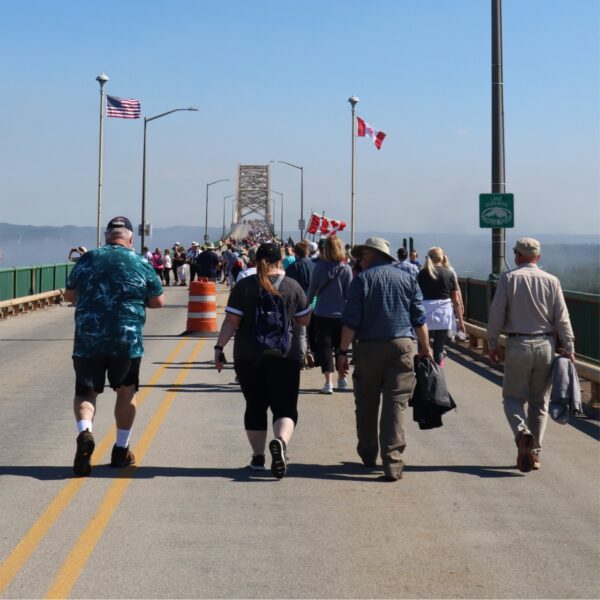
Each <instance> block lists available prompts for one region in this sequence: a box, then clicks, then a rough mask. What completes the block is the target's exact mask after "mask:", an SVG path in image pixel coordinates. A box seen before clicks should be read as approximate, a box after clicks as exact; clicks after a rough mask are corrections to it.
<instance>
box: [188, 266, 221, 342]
mask: <svg viewBox="0 0 600 600" xmlns="http://www.w3.org/2000/svg"><path fill="white" fill-rule="evenodd" d="M217 330H218V329H217V289H216V284H215V282H214V281H208V279H206V278H205V277H201V278H200V279H198V280H197V281H192V282H191V283H190V297H189V300H188V316H187V328H186V333H215V332H216V331H217Z"/></svg>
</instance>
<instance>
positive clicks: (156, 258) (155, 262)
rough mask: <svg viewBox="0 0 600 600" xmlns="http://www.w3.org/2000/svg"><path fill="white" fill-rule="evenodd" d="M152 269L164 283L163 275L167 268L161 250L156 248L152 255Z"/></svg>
mask: <svg viewBox="0 0 600 600" xmlns="http://www.w3.org/2000/svg"><path fill="white" fill-rule="evenodd" d="M152 267H153V268H154V271H155V272H156V274H157V275H158V278H159V279H160V281H161V282H162V281H163V278H164V276H163V273H164V268H165V261H164V260H163V255H162V252H161V251H160V248H155V249H154V252H153V253H152Z"/></svg>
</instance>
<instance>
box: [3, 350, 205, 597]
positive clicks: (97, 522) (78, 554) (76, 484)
mask: <svg viewBox="0 0 600 600" xmlns="http://www.w3.org/2000/svg"><path fill="white" fill-rule="evenodd" d="M188 343H189V340H181V341H180V342H179V343H178V344H177V346H176V347H175V348H174V350H173V351H172V352H171V354H170V355H169V356H168V357H167V359H166V360H165V363H164V364H163V365H162V366H161V367H159V368H158V369H157V370H156V372H155V373H154V375H153V376H152V377H151V378H150V381H149V382H148V387H146V388H144V389H143V390H142V391H141V392H140V393H139V394H138V397H137V402H138V406H140V405H141V404H142V402H143V401H144V400H145V398H146V396H147V395H148V394H149V393H150V390H151V388H152V386H153V385H155V384H156V383H157V382H158V381H159V380H160V378H161V377H162V375H163V374H164V371H165V369H166V367H167V366H168V365H169V364H171V363H172V362H173V361H174V360H175V358H176V357H177V355H178V354H179V353H180V352H181V351H182V350H183V348H184V347H185V346H186V345H187V344H188ZM205 343H206V341H205V340H199V341H197V342H196V344H195V346H194V348H193V350H192V353H191V354H190V357H189V359H188V360H187V361H186V362H187V363H188V364H187V366H186V367H185V368H184V369H183V370H182V371H181V372H180V373H179V375H178V376H177V379H176V381H175V384H174V386H175V387H177V386H180V385H182V384H183V383H184V382H185V380H186V378H187V376H188V375H189V370H190V367H191V366H192V363H193V362H194V360H195V359H196V357H197V356H198V354H199V353H200V351H201V350H202V348H203V346H204V344H205ZM176 394H177V392H176V391H169V392H167V393H166V394H165V396H164V398H163V400H162V401H161V403H160V405H159V407H158V409H157V411H156V413H155V414H154V416H153V418H152V420H151V421H150V423H149V424H148V426H147V427H146V429H145V431H144V433H143V434H142V437H141V438H140V441H139V442H138V444H137V446H136V447H135V448H134V451H135V455H136V462H137V463H138V464H140V463H141V462H142V460H143V458H144V456H145V455H146V452H147V451H148V449H149V447H150V445H151V443H152V441H153V439H154V437H155V435H156V433H157V431H158V428H159V427H160V425H161V424H162V422H163V421H164V419H165V416H166V415H167V413H168V412H169V409H170V408H171V405H172V403H173V400H174V399H175V396H176ZM114 435H115V432H114V426H113V428H112V430H111V431H109V432H108V433H107V434H106V435H105V436H104V438H103V439H102V441H101V442H100V444H99V445H98V446H97V447H96V452H95V454H94V456H95V457H96V458H98V457H104V455H105V454H106V452H107V451H108V449H109V447H111V445H112V442H113V440H114ZM94 462H96V461H94ZM132 470H135V467H130V468H128V469H127V470H126V471H125V472H121V474H120V476H117V478H116V479H115V481H114V482H113V483H112V484H111V485H110V487H109V489H108V490H107V492H106V493H105V495H104V498H103V500H102V503H101V504H100V507H99V508H98V510H97V512H96V515H95V516H94V518H93V519H92V520H91V521H90V523H89V524H88V526H87V527H86V528H85V530H84V532H83V533H82V534H81V535H80V536H79V538H78V540H77V541H76V542H75V545H74V546H73V548H72V550H71V552H70V553H69V555H68V556H67V558H66V559H65V561H64V562H63V564H62V566H61V568H60V570H59V572H58V574H57V576H56V577H55V579H54V581H53V583H52V585H51V586H50V589H49V591H48V594H47V597H48V598H66V597H67V596H68V595H69V593H70V592H71V590H72V589H73V586H74V585H75V583H76V582H77V580H78V578H79V576H80V575H81V572H82V571H83V569H84V567H85V565H86V563H87V561H88V559H89V557H90V556H91V554H92V552H93V550H94V548H95V547H96V544H97V543H98V541H99V540H100V537H101V536H102V533H103V531H104V529H105V528H106V526H107V525H108V523H109V521H110V519H111V517H112V515H113V513H114V512H115V510H116V508H117V506H118V504H119V502H120V501H121V498H122V497H123V494H124V493H125V491H126V490H127V488H128V487H129V484H130V483H131V476H132ZM85 481H86V479H85V478H80V479H72V480H70V481H69V483H67V484H66V485H65V486H64V487H63V489H62V490H61V491H60V492H59V493H58V494H57V495H56V497H55V498H54V500H53V501H52V502H51V503H50V505H49V506H48V508H47V509H46V510H45V511H44V513H43V514H42V515H41V516H40V517H39V518H38V520H37V521H36V522H35V523H34V524H33V526H32V527H31V528H30V529H29V531H28V532H27V533H26V534H25V536H24V537H23V538H21V540H20V541H19V543H18V544H17V545H16V546H15V548H14V549H13V551H12V552H11V553H10V555H9V556H8V557H7V558H6V560H5V561H4V562H3V563H2V565H0V594H1V593H2V592H3V591H4V590H5V589H6V588H7V587H8V586H9V585H10V584H11V582H12V581H13V579H14V578H15V577H16V576H17V574H18V573H19V571H20V570H21V569H22V567H23V565H24V564H25V563H26V562H27V560H29V558H30V556H31V555H32V554H33V552H34V551H35V549H36V548H37V547H38V545H39V544H40V542H41V541H42V540H43V539H44V537H45V536H46V534H47V533H48V532H49V531H50V529H51V528H52V526H53V525H54V523H55V522H56V521H57V519H58V518H59V517H60V515H61V514H62V513H63V512H64V510H65V509H66V508H67V507H68V506H69V504H70V503H71V501H72V500H73V498H74V497H75V496H76V495H77V493H78V492H79V490H80V489H81V488H82V486H83V485H84V484H85Z"/></svg>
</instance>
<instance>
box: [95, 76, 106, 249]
mask: <svg viewBox="0 0 600 600" xmlns="http://www.w3.org/2000/svg"><path fill="white" fill-rule="evenodd" d="M96 81H97V82H98V83H99V84H100V135H99V142H98V146H99V148H98V222H97V227H96V246H97V247H98V248H99V247H100V230H101V228H102V149H103V145H104V84H105V83H106V82H107V81H108V75H106V74H105V73H100V75H98V77H96Z"/></svg>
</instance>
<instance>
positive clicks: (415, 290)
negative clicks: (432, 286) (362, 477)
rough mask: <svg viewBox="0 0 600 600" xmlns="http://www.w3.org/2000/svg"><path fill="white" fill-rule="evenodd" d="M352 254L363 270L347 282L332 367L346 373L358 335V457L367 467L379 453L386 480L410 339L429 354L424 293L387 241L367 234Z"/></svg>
mask: <svg viewBox="0 0 600 600" xmlns="http://www.w3.org/2000/svg"><path fill="white" fill-rule="evenodd" d="M352 256H354V257H355V258H360V264H361V265H362V267H363V271H361V272H360V273H359V274H358V275H357V276H356V277H355V278H354V279H353V280H352V283H351V284H350V292H349V294H348V299H347V302H346V307H345V309H344V314H343V316H342V325H343V326H342V336H341V342H340V350H339V356H338V361H337V368H338V373H339V374H340V377H342V376H345V375H346V373H348V370H349V367H348V356H347V354H348V348H349V347H350V344H351V343H352V340H353V339H354V338H355V337H356V338H358V344H356V348H355V352H354V363H355V367H354V373H353V374H352V382H353V384H354V399H355V404H356V432H357V436H358V446H357V451H358V455H359V456H360V458H361V459H362V461H363V464H364V465H365V466H366V467H374V466H375V465H376V461H377V454H378V453H380V455H381V460H382V462H383V471H384V476H385V479H386V481H397V480H398V479H400V478H401V477H402V469H403V467H404V463H403V461H402V453H403V452H404V448H405V447H406V441H405V437H404V418H405V417H404V413H405V411H406V408H407V407H408V400H409V397H410V393H411V391H412V388H413V385H414V378H415V376H414V372H413V358H414V355H415V338H417V339H418V340H419V343H420V344H421V347H422V348H423V351H422V353H421V354H422V355H423V356H429V357H430V358H433V355H432V353H431V348H430V346H429V334H428V331H427V325H426V324H425V309H424V308H423V303H422V300H423V297H422V295H421V290H420V289H419V286H418V284H417V281H416V278H415V277H413V276H412V275H410V274H409V273H406V272H404V271H401V270H400V269H397V268H396V267H395V266H394V264H393V263H394V262H395V259H394V257H393V256H392V255H391V254H390V245H389V242H387V241H386V240H383V239H381V238H369V239H368V240H367V241H366V242H365V243H364V244H361V245H359V246H355V247H354V248H353V249H352ZM380 398H381V418H380V419H379V429H380V434H379V436H378V434H377V429H378V423H377V420H378V416H379V403H380ZM379 441H381V447H379Z"/></svg>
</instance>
